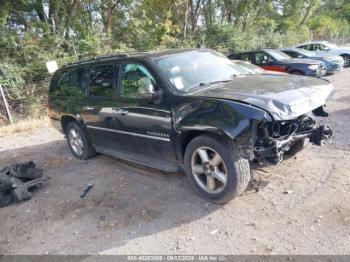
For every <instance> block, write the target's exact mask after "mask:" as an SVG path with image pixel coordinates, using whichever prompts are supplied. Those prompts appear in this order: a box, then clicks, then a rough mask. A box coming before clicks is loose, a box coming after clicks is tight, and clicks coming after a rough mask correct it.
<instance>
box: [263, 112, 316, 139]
mask: <svg viewBox="0 0 350 262" xmlns="http://www.w3.org/2000/svg"><path fill="white" fill-rule="evenodd" d="M315 125H316V121H315V120H314V119H313V118H312V117H310V116H308V115H303V116H300V117H298V118H297V119H295V120H288V121H273V122H265V123H263V124H262V123H261V124H259V125H258V130H257V135H258V136H259V137H262V138H263V137H264V138H275V139H281V138H286V137H289V136H290V135H293V134H305V133H308V132H311V131H312V130H313V129H314V127H315Z"/></svg>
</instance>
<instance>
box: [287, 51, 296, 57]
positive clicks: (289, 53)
mask: <svg viewBox="0 0 350 262" xmlns="http://www.w3.org/2000/svg"><path fill="white" fill-rule="evenodd" d="M283 53H285V54H287V55H289V56H290V57H293V58H297V57H298V54H297V53H296V52H293V51H283Z"/></svg>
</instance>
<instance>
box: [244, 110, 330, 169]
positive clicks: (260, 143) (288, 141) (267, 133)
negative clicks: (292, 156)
mask: <svg viewBox="0 0 350 262" xmlns="http://www.w3.org/2000/svg"><path fill="white" fill-rule="evenodd" d="M321 111H322V112H323V113H325V112H324V111H323V110H321V109H318V112H321ZM325 115H326V113H325ZM252 128H253V136H252V139H251V146H250V150H251V156H250V158H251V160H252V159H256V160H258V161H261V160H262V159H266V160H268V161H269V162H271V163H273V164H279V163H280V162H282V160H283V156H284V153H286V152H288V151H289V150H290V149H291V148H292V147H293V146H294V145H295V144H296V142H297V141H300V140H304V139H309V141H310V142H311V143H312V144H315V145H318V146H320V145H321V144H322V141H323V140H328V139H329V138H330V137H331V136H332V134H333V131H332V129H331V128H330V127H329V126H328V125H320V126H318V125H317V122H316V120H315V119H314V117H313V116H311V114H308V115H302V116H300V117H298V118H297V119H295V120H287V121H273V122H260V123H259V122H256V121H255V122H253V127H252Z"/></svg>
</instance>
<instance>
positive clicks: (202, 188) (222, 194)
mask: <svg viewBox="0 0 350 262" xmlns="http://www.w3.org/2000/svg"><path fill="white" fill-rule="evenodd" d="M205 152H206V153H205ZM203 159H204V161H203ZM205 159H207V161H205ZM184 167H185V172H186V174H187V177H188V180H189V182H190V184H191V186H192V188H193V190H194V191H195V192H196V193H197V194H198V195H199V196H201V197H202V198H204V199H206V200H208V201H210V202H213V203H216V204H225V203H227V202H228V201H230V200H231V199H233V198H235V197H237V196H238V195H240V194H241V193H243V192H244V190H245V189H246V188H247V186H248V183H249V181H250V166H249V162H248V160H246V159H244V158H242V156H241V155H240V154H239V151H238V150H237V148H236V147H235V145H234V144H233V142H232V141H230V140H227V139H222V138H217V137H215V136H211V135H202V136H198V137H196V138H194V139H193V140H192V141H191V142H190V143H189V144H188V146H187V148H186V152H185V157H184Z"/></svg>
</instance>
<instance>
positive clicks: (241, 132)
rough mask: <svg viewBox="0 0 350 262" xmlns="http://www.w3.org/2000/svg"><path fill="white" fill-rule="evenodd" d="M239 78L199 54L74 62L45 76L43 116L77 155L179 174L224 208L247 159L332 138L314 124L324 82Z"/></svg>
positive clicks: (240, 185)
mask: <svg viewBox="0 0 350 262" xmlns="http://www.w3.org/2000/svg"><path fill="white" fill-rule="evenodd" d="M240 72H241V68H238V67H237V66H236V65H235V64H233V63H232V62H231V61H230V60H229V59H227V58H226V57H224V56H222V55H220V54H219V53H216V52H214V51H211V50H208V49H184V50H171V51H161V52H155V53H146V54H145V53H143V54H142V53H140V54H134V55H117V56H108V57H100V58H96V59H92V60H88V61H81V62H78V63H75V64H71V65H67V66H65V67H63V68H62V69H59V70H58V71H57V72H56V73H55V74H54V76H53V79H52V82H51V85H50V89H49V116H50V118H51V120H52V123H53V124H54V125H55V126H56V127H57V129H59V130H61V131H62V132H63V133H64V134H65V135H66V137H67V140H68V145H69V148H70V149H71V151H72V153H73V154H74V155H75V156H76V157H77V158H80V159H87V158H90V157H93V156H94V155H95V154H96V152H99V153H103V154H108V155H112V156H116V157H119V158H123V159H126V160H129V161H134V162H137V163H140V164H143V165H146V166H150V167H154V168H158V169H162V170H165V171H169V172H170V171H179V170H185V172H186V174H187V176H188V179H189V182H190V184H191V185H192V187H193V188H194V190H195V191H196V192H197V193H198V194H199V195H200V196H202V197H204V198H205V199H207V200H210V201H213V202H215V203H225V202H227V201H229V200H230V199H232V198H234V197H236V196H238V195H239V194H240V193H242V192H243V191H244V190H245V189H246V187H247V185H248V183H249V181H250V178H251V174H250V165H249V161H254V160H255V161H263V160H264V159H267V160H269V161H270V162H272V163H275V164H277V163H280V162H281V161H282V159H283V154H284V153H293V152H294V153H295V152H297V151H298V150H300V149H301V148H302V147H303V143H304V141H305V140H306V139H309V140H310V141H311V142H312V143H315V144H320V143H321V140H322V139H324V138H327V137H328V136H330V135H331V131H330V129H329V128H328V127H327V126H319V125H318V124H317V122H316V119H315V118H314V116H326V115H327V113H326V112H324V110H323V106H324V104H325V103H326V101H327V100H328V99H329V98H330V97H331V96H332V94H333V92H334V89H333V87H332V85H331V84H330V83H329V82H328V81H326V80H323V79H317V78H308V77H296V76H291V75H278V74H276V75H269V74H266V75H265V74H256V75H247V74H242V73H240Z"/></svg>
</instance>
